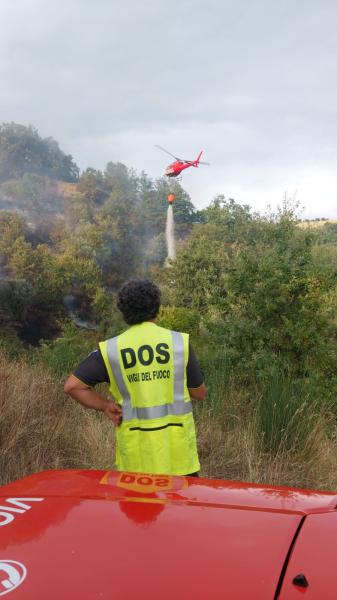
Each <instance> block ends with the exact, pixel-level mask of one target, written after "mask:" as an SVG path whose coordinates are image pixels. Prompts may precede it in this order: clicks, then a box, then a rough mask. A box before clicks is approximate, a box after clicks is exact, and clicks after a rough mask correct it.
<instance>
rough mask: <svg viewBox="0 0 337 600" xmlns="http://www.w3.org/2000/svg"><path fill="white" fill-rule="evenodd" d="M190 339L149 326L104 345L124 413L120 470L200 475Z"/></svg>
mask: <svg viewBox="0 0 337 600" xmlns="http://www.w3.org/2000/svg"><path fill="white" fill-rule="evenodd" d="M188 339H189V336H188V334H186V333H180V332H177V331H170V330H169V329H164V328H163V327H158V325H156V324H155V323H152V322H144V323H140V324H138V325H133V326H131V327H130V328H129V329H128V330H127V331H125V332H124V333H122V334H121V335H118V336H117V337H115V338H111V339H110V340H106V341H105V342H101V343H100V350H101V353H102V356H103V359H104V362H105V365H106V368H107V371H108V374H109V379H110V391H111V393H112V395H113V396H114V397H115V398H116V400H117V401H118V403H119V404H120V405H121V407H122V411H123V421H122V424H121V425H120V426H118V427H117V428H116V464H117V468H118V469H119V470H121V471H132V472H136V473H138V472H139V473H158V474H159V473H160V474H168V475H187V474H189V473H194V472H196V471H199V469H200V464H199V459H198V453H197V445H196V436H195V426H194V419H193V413H192V403H191V399H190V396H189V393H188V389H187V384H186V365H187V361H188V348H189V341H188Z"/></svg>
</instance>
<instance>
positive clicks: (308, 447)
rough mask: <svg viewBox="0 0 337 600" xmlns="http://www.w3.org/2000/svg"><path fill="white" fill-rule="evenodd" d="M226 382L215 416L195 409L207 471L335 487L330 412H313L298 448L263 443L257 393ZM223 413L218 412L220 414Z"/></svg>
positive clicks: (336, 450)
mask: <svg viewBox="0 0 337 600" xmlns="http://www.w3.org/2000/svg"><path fill="white" fill-rule="evenodd" d="M252 400H254V402H253V401H252V402H249V401H247V392H244V393H243V392H238V391H237V390H235V387H230V386H229V389H228V391H227V393H226V396H225V398H224V400H223V407H222V410H220V411H218V416H217V418H215V416H214V415H212V414H211V413H210V412H209V411H207V410H201V411H197V415H196V416H197V418H196V422H197V432H198V445H199V452H200V458H201V464H202V474H203V475H204V476H205V477H216V478H219V479H230V480H240V481H251V482H255V483H263V484H270V485H284V486H290V487H303V488H312V489H324V490H330V491H334V490H337V472H336V468H335V465H336V456H337V434H336V429H335V425H334V416H333V415H328V414H318V413H316V414H315V419H314V426H313V427H312V429H311V430H310V432H309V433H308V435H307V436H306V438H305V439H304V441H303V443H302V444H301V446H300V448H299V449H298V445H297V444H296V440H295V449H294V448H285V447H282V446H280V448H279V450H278V451H276V452H275V453H272V452H269V453H268V452H267V451H266V450H265V449H264V448H263V444H262V435H261V431H260V428H259V424H258V418H257V407H256V398H253V399H252ZM210 401H212V399H210ZM221 415H222V416H221Z"/></svg>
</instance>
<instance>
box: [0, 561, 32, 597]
mask: <svg viewBox="0 0 337 600" xmlns="http://www.w3.org/2000/svg"><path fill="white" fill-rule="evenodd" d="M26 575H27V569H26V567H25V565H23V564H22V563H19V562H18V561H17V560H7V559H5V560H0V596H4V595H5V594H8V592H12V591H13V590H15V589H16V588H17V587H19V585H21V583H22V582H23V581H24V580H25V578H26Z"/></svg>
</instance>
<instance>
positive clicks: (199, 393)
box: [188, 383, 207, 400]
mask: <svg viewBox="0 0 337 600" xmlns="http://www.w3.org/2000/svg"><path fill="white" fill-rule="evenodd" d="M188 391H189V394H190V396H191V398H194V400H204V399H205V398H206V396H207V388H206V386H205V384H204V383H202V384H201V385H199V387H197V388H188Z"/></svg>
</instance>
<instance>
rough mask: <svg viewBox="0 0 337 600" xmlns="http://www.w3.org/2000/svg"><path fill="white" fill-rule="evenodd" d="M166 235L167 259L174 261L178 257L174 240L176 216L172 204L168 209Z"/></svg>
mask: <svg viewBox="0 0 337 600" xmlns="http://www.w3.org/2000/svg"><path fill="white" fill-rule="evenodd" d="M165 233H166V245H167V259H168V260H174V259H175V257H176V244H175V239H174V216H173V206H172V204H169V205H168V209H167V218H166V230H165Z"/></svg>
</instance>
